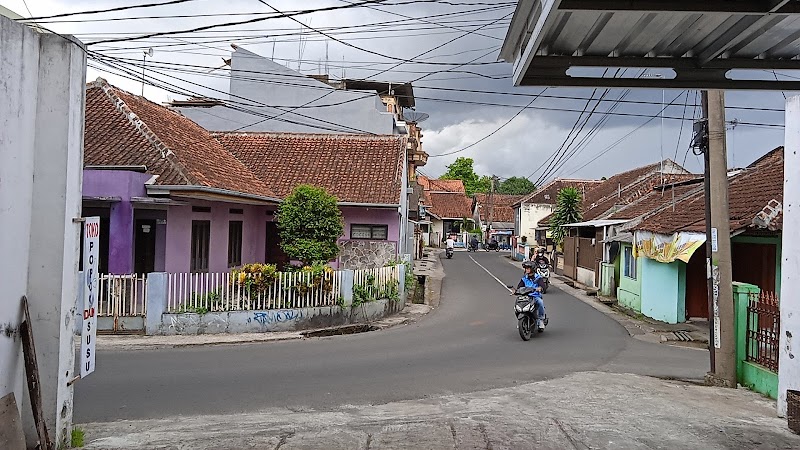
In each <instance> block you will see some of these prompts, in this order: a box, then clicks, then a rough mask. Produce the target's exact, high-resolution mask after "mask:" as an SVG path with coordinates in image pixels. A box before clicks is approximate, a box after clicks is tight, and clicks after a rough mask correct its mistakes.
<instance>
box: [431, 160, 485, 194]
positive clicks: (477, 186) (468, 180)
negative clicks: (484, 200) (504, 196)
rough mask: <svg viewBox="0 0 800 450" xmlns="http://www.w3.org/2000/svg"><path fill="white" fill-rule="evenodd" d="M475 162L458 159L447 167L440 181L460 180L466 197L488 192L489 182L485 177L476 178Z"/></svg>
mask: <svg viewBox="0 0 800 450" xmlns="http://www.w3.org/2000/svg"><path fill="white" fill-rule="evenodd" d="M474 165H475V161H473V159H472V158H463V157H459V158H456V160H455V161H454V162H453V164H450V165H449V166H447V172H445V174H444V175H442V176H441V177H439V179H440V180H461V181H463V182H464V190H466V191H467V195H468V196H472V194H474V193H476V192H489V187H490V186H491V180H490V178H489V177H487V176H482V177H481V176H478V174H477V173H475V169H474V167H473V166H474Z"/></svg>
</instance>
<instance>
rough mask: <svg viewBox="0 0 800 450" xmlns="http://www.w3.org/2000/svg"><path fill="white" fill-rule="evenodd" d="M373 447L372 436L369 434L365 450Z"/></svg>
mask: <svg viewBox="0 0 800 450" xmlns="http://www.w3.org/2000/svg"><path fill="white" fill-rule="evenodd" d="M371 446H372V434H371V433H367V446H366V449H365V450H370V447H371Z"/></svg>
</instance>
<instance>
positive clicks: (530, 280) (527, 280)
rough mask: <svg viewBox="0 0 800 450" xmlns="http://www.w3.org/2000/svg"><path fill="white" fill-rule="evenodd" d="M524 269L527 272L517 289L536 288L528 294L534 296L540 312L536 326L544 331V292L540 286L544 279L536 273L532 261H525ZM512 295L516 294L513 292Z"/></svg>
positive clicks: (534, 302)
mask: <svg viewBox="0 0 800 450" xmlns="http://www.w3.org/2000/svg"><path fill="white" fill-rule="evenodd" d="M522 269H523V270H524V271H525V274H524V275H523V276H522V279H521V280H520V281H519V284H517V289H520V288H523V287H529V288H533V289H535V290H534V291H533V292H531V293H530V294H528V295H529V296H530V297H533V304H534V306H535V307H536V310H537V312H538V316H539V320H538V321H537V322H536V326H537V327H538V328H539V331H544V318H545V312H544V300H542V293H541V290H542V288H541V286H539V280H541V279H542V277H541V276H539V274H537V273H536V268H535V266H534V263H533V262H532V261H525V262H523V263H522ZM511 295H514V293H513V292H512V293H511Z"/></svg>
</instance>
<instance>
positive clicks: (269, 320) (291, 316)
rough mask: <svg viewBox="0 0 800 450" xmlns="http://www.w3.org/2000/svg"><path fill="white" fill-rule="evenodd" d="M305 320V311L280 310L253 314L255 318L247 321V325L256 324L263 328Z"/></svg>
mask: <svg viewBox="0 0 800 450" xmlns="http://www.w3.org/2000/svg"><path fill="white" fill-rule="evenodd" d="M302 318H303V311H301V310H299V309H279V310H275V311H261V312H255V313H253V317H251V318H248V319H247V323H253V322H256V323H258V324H260V325H261V326H262V327H263V326H267V325H272V324H274V323H285V322H292V321H295V320H299V319H302Z"/></svg>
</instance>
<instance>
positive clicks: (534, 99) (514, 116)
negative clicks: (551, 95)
mask: <svg viewBox="0 0 800 450" xmlns="http://www.w3.org/2000/svg"><path fill="white" fill-rule="evenodd" d="M547 89H548V88H544V90H542V92H541V93H540V94H539V95H541V94H543V93H544V92H545V91H546V90H547ZM539 95H536V96H534V97H533V98H532V99H531V101H530V102H528V104H527V105H525V107H523V108H522V109H520V110H519V111H517V113H516V114H514V115H513V116H511V118H510V119H508V120H507V121H506V122H505V123H503V124H502V125H500V126H499V127H497V128H496V129H495V130H494V131H492V132H491V133H489V134H487V135H486V136H484V137H482V138H480V139H478V140H477V141H475V142H473V143H472V144H469V145H468V146H466V147H464V148H462V149H459V150H455V151H452V152H446V153H441V154H439V155H428V158H438V157H440V156H447V155H454V154H456V153H460V152H463V151H464V150H468V149H470V148H472V147H474V146H476V145H478V144H480V143H481V142H483V141H485V140H486V139H489V138H490V137H492V136H494V135H495V134H497V133H498V132H499V131H500V130H502V129H503V128H505V127H506V125H508V124H510V123H511V122H512V121H513V120H514V119H516V118H517V116H519V115H520V114H522V113H523V112H524V111H525V110H526V109H527V108H528V107H529V106H531V105H532V104H533V102H535V101H536V99H537V98H539Z"/></svg>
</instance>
